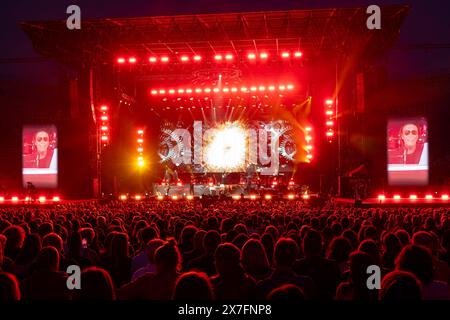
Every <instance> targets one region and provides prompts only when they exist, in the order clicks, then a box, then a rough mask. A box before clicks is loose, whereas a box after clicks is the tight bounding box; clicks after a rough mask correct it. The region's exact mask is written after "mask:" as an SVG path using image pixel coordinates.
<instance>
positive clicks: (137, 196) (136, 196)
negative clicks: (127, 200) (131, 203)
mask: <svg viewBox="0 0 450 320" xmlns="http://www.w3.org/2000/svg"><path fill="white" fill-rule="evenodd" d="M134 199H135V200H138V201H139V200H142V196H141V195H139V194H137V195H135V196H134Z"/></svg>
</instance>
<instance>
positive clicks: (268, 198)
mask: <svg viewBox="0 0 450 320" xmlns="http://www.w3.org/2000/svg"><path fill="white" fill-rule="evenodd" d="M264 199H266V200H270V199H272V195H270V194H266V195H265V196H264Z"/></svg>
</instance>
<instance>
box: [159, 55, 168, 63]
mask: <svg viewBox="0 0 450 320" xmlns="http://www.w3.org/2000/svg"><path fill="white" fill-rule="evenodd" d="M161 62H169V57H166V56H164V57H161Z"/></svg>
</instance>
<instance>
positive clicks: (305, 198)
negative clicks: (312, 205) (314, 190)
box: [302, 193, 310, 200]
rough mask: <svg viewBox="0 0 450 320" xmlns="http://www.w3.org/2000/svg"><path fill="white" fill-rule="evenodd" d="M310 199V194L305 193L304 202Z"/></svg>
mask: <svg viewBox="0 0 450 320" xmlns="http://www.w3.org/2000/svg"><path fill="white" fill-rule="evenodd" d="M309 198H310V196H309V194H307V193H305V194H303V195H302V199H303V200H308V199H309Z"/></svg>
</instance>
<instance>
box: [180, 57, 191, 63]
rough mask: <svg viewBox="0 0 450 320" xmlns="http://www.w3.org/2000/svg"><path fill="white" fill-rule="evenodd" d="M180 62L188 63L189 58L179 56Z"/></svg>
mask: <svg viewBox="0 0 450 320" xmlns="http://www.w3.org/2000/svg"><path fill="white" fill-rule="evenodd" d="M180 60H181V61H182V62H188V61H189V57H188V56H181V58H180Z"/></svg>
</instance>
